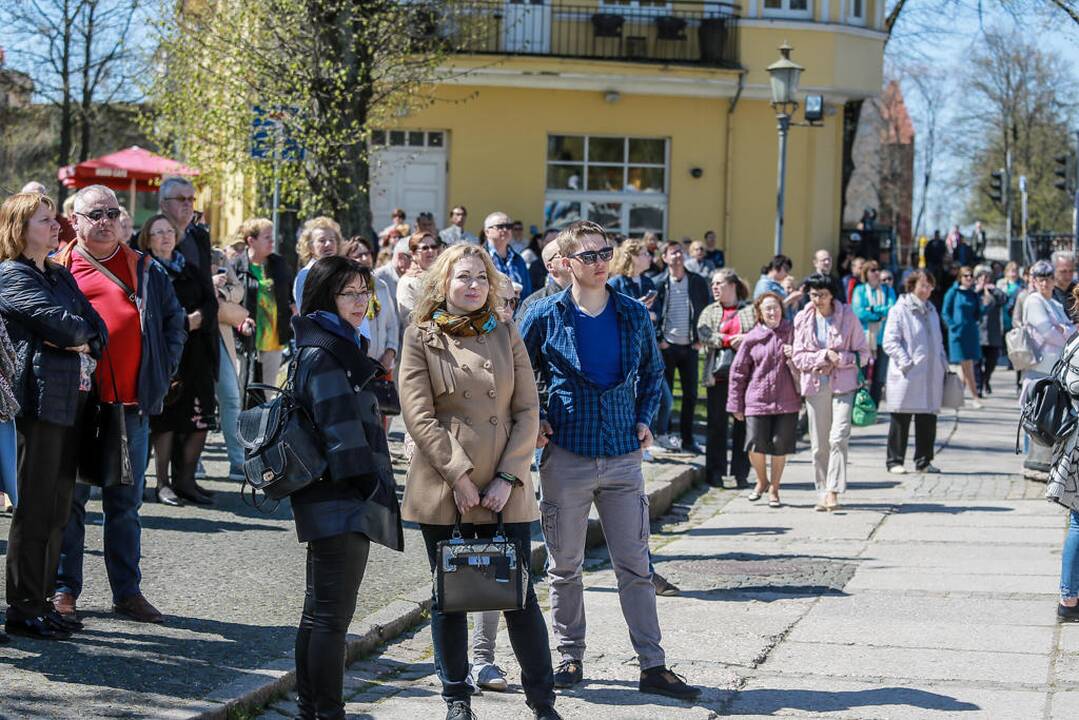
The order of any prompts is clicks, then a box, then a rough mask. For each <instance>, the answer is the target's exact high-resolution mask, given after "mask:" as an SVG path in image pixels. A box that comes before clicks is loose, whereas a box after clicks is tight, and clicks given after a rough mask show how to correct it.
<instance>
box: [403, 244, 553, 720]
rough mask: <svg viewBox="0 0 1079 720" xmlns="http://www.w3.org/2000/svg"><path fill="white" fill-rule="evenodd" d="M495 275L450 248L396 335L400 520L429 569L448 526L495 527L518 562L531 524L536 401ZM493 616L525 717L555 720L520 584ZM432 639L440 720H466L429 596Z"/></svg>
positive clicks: (463, 650)
mask: <svg viewBox="0 0 1079 720" xmlns="http://www.w3.org/2000/svg"><path fill="white" fill-rule="evenodd" d="M424 238H429V236H426V235H425V236H424ZM423 242H425V243H426V242H430V240H429V239H424V240H423ZM420 255H421V257H422V255H423V253H420ZM495 277H496V275H495V268H494V265H493V263H492V262H491V258H490V256H489V255H488V254H487V252H486V250H484V249H483V248H481V247H478V246H475V245H464V244H459V245H454V246H452V247H450V248H449V249H448V250H446V252H445V253H443V254H442V255H441V256H440V257H438V259H437V260H435V261H434V262H432V263H430V264H429V265H428V269H427V273H426V276H425V277H424V280H423V285H422V294H421V296H420V297H419V299H418V301H417V302H416V304H415V308H414V312H413V315H412V322H411V324H410V325H409V326H408V328H407V329H406V330H405V337H404V342H403V344H402V349H401V373H400V393H401V412H402V415H403V416H404V420H405V427H406V428H407V429H408V432H409V433H410V434H411V436H412V438H413V439H414V440H415V442H416V451H415V454H414V455H413V457H412V464H411V465H410V467H409V470H408V475H407V477H406V480H405V499H404V507H403V509H402V515H403V517H404V518H405V519H406V520H410V521H413V522H417V523H419V525H420V531H421V532H422V534H423V539H424V543H425V544H426V546H427V555H428V560H429V562H430V564H431V569H432V570H434V567H435V562H436V557H435V553H436V548H437V545H438V543H439V542H440V541H442V540H447V539H449V538H450V537H451V535H452V534H453V533H454V528H455V525H459V526H460V530H461V533H462V535H463V537H465V538H476V537H479V538H489V537H492V536H493V535H494V534H495V532H496V530H497V528H498V525H497V524H496V523H497V522H498V521H501V522H502V523H504V528H505V536H506V537H507V538H508V539H509V540H511V541H513V542H515V543H516V544H517V547H518V553H519V557H528V552H529V547H530V543H531V535H530V526H531V523H532V522H533V521H535V520H537V519H538V518H539V506H538V505H537V503H536V495H535V489H534V488H533V485H532V474H531V471H530V467H531V463H532V455H533V450H534V449H535V446H536V437H537V435H538V434H539V397H538V395H537V393H536V382H535V378H534V376H533V373H532V365H531V363H530V362H529V359H528V353H527V351H526V350H525V347H524V343H523V342H522V341H521V337H520V335H519V334H518V333H517V328H516V326H515V325H514V324H513V323H512V322H502V321H500V320H499V319H498V295H497V288H496V287H495V286H494V285H493V280H494V278H495ZM504 615H505V618H506V625H507V626H508V628H509V634H510V639H511V641H512V644H513V648H514V652H515V654H516V655H517V660H518V661H519V663H520V664H521V669H522V670H521V684H522V686H523V687H524V692H525V697H526V699H527V702H528V705H529V707H531V708H532V710H533V712H534V713H535V717H537V718H541V719H542V720H555V719H556V718H558V717H559V715H558V714H557V713H556V712H555V710H554V700H555V696H554V673H553V670H552V667H551V654H550V648H549V646H548V641H547V628H546V625H545V623H544V620H543V614H542V613H541V612H540V608H539V604H538V603H537V601H536V594H535V592H534V590H533V589H532V586H531V583H529V588H528V597H527V601H526V603H525V607H524V608H523V609H521V610H513V611H506V612H505V613H504ZM431 635H432V638H433V640H434V646H435V667H436V668H437V669H438V674H439V678H440V679H441V681H442V697H443V699H444V700H445V701H446V704H447V706H448V712H447V718H454V719H457V718H459V719H460V720H464V719H465V718H470V717H472V713H471V709H470V708H471V690H470V688H469V684H468V681H467V678H468V674H469V672H468V627H467V621H466V617H465V614H464V613H460V612H455V613H451V612H445V611H443V610H442V609H441V608H440V607H439V605H438V599H437V598H435V599H434V603H433V605H432V607H431Z"/></svg>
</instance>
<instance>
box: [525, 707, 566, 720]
mask: <svg viewBox="0 0 1079 720" xmlns="http://www.w3.org/2000/svg"><path fill="white" fill-rule="evenodd" d="M532 715H533V716H534V717H535V718H536V720H562V716H561V715H559V714H558V711H557V710H555V709H554V705H546V706H544V707H541V708H536V709H535V710H533V711H532Z"/></svg>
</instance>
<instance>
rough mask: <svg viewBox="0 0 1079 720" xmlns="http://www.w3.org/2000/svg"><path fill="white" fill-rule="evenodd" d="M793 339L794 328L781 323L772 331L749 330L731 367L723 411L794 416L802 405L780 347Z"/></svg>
mask: <svg viewBox="0 0 1079 720" xmlns="http://www.w3.org/2000/svg"><path fill="white" fill-rule="evenodd" d="M793 338H794V326H793V325H791V324H790V322H788V321H786V320H784V321H783V322H781V323H780V324H779V327H777V328H776V329H775V330H773V329H772V328H770V327H768V326H767V325H765V324H764V323H760V324H758V325H757V326H756V327H754V328H753V329H752V330H750V331H749V332H748V333H747V334H746V336H745V337H744V338H742V344H741V345H739V346H738V353H737V354H736V355H735V356H734V363H733V364H732V365H731V374H730V379H729V380H728V382H729V383H730V386H729V388H728V390H727V412H729V413H745V414H746V415H782V414H784V413H796V412H798V409H799V408H800V407H801V405H802V398H801V397H799V395H798V385H797V383H796V381H795V378H794V372H793V371H792V369H791V367H790V365H789V364H788V363H787V358H786V357H785V356H784V355H783V346H784V345H790V344H791V340H792V339H793Z"/></svg>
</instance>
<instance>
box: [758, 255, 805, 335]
mask: <svg viewBox="0 0 1079 720" xmlns="http://www.w3.org/2000/svg"><path fill="white" fill-rule="evenodd" d="M793 267H794V263H793V262H791V259H790V258H789V257H787V256H786V255H776V256H775V257H773V258H772V259H771V260H769V261H768V262H767V263H766V264H765V265H764V267H762V268H761V276H760V277H759V278H757V284H756V285H755V286H754V288H753V299H754V300H756V299H757V298H759V297H760V296H761V295H763V294H765V293H769V292H770V293H775V294H776V295H778V296H779V297H780V298H782V299H783V309H784V315H785V316H786V317H787V319H788V320H789V319H791V317H792V316H793V314H794V309H793V308H792V305H794V304H795V303H796V302H798V301H799V300H801V299H802V290H795V291H794V292H787V288H786V286H784V284H783V281H784V280H786V279H787V276H788V275H790V274H791V268H793Z"/></svg>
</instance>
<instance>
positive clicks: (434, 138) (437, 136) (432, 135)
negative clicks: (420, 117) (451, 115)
mask: <svg viewBox="0 0 1079 720" xmlns="http://www.w3.org/2000/svg"><path fill="white" fill-rule="evenodd" d="M443 139H444V138H443V136H442V133H440V132H429V133H427V145H428V146H429V147H442V140H443Z"/></svg>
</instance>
